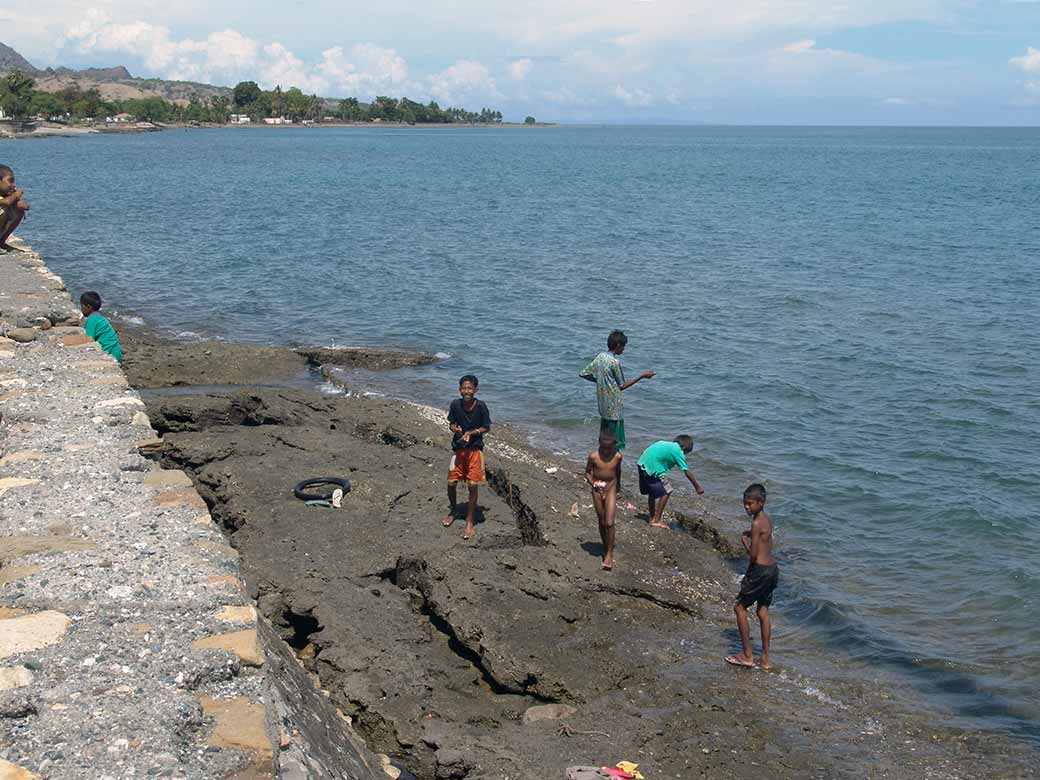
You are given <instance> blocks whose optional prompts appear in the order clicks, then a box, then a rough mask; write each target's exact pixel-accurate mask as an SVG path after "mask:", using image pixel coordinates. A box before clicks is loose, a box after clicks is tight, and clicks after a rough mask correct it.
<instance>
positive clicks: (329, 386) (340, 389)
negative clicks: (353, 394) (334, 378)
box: [318, 382, 350, 395]
mask: <svg viewBox="0 0 1040 780" xmlns="http://www.w3.org/2000/svg"><path fill="white" fill-rule="evenodd" d="M318 392H319V393H321V394H322V395H350V392H349V391H348V390H347V388H345V387H344V386H343V385H338V384H336V383H335V382H322V383H321V384H320V385H318Z"/></svg>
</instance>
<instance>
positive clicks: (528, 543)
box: [125, 335, 1029, 780]
mask: <svg viewBox="0 0 1040 780" xmlns="http://www.w3.org/2000/svg"><path fill="white" fill-rule="evenodd" d="M139 338H140V337H139V336H137V335H133V336H131V338H130V339H129V340H128V345H127V346H126V348H125V351H126V354H127V355H128V358H127V365H126V369H127V373H128V376H129V377H130V379H131V382H132V383H133V384H135V385H136V386H138V387H139V388H140V390H141V393H142V398H143V399H144V401H145V404H146V406H147V410H148V413H149V415H150V417H151V420H152V422H153V425H154V426H155V428H156V430H157V431H158V432H159V433H160V434H161V435H162V440H163V443H162V445H161V447H157V448H156V451H157V457H158V458H159V460H160V461H161V462H162V464H163V465H164V467H165V468H167V469H183V470H184V471H185V472H186V473H188V474H189V475H190V476H191V477H192V480H193V482H194V484H195V485H196V487H197V489H198V490H199V492H200V494H201V495H202V497H203V498H204V500H205V501H206V504H207V505H208V506H209V507H210V508H211V513H212V516H213V518H214V520H216V521H217V522H218V523H219V524H220V526H221V527H222V528H223V529H224V530H225V532H226V533H227V534H228V536H229V538H230V542H231V544H232V546H233V547H234V548H235V549H236V550H237V551H238V553H239V555H240V556H241V562H242V570H243V573H244V576H245V578H246V581H247V583H248V588H249V591H250V593H255V595H256V598H257V603H258V606H259V609H260V612H261V614H262V615H263V617H265V618H266V619H267V620H268V621H270V623H271V625H272V626H273V628H274V630H275V631H277V632H278V634H279V636H281V637H282V638H283V639H284V640H285V642H286V643H287V644H288V645H289V646H290V647H292V648H293V649H294V650H295V652H296V654H297V657H298V659H299V660H301V661H302V662H303V664H304V665H305V667H306V668H307V670H308V671H309V672H311V673H312V674H313V675H314V676H315V677H316V679H318V680H319V681H320V685H321V688H322V689H323V690H324V691H326V692H327V694H328V696H329V699H330V701H331V702H332V703H333V704H334V705H335V706H336V707H337V708H338V709H339V710H340V711H341V712H342V713H344V714H345V715H346V716H347V717H349V718H350V719H351V721H352V723H353V725H354V727H355V728H356V729H357V732H358V733H359V735H360V736H361V737H363V738H364V740H365V741H366V743H367V744H368V746H369V747H370V748H371V749H373V750H375V751H379V752H381V753H386V754H389V755H390V756H392V757H393V758H394V759H395V761H396V762H397V763H399V764H400V765H402V766H404V767H406V768H407V769H408V771H410V772H411V773H414V774H415V775H416V776H417V777H419V778H422V779H423V780H434V779H437V780H440V779H443V778H469V779H470V780H480V779H483V780H506V779H507V778H509V779H512V780H517V779H520V778H522V779H523V780H527V778H535V777H546V778H562V777H563V776H564V771H565V769H566V767H568V766H571V765H576V764H592V765H599V764H605V763H610V764H612V763H614V762H616V761H619V760H622V759H628V760H631V761H634V762H637V763H638V764H639V765H640V770H641V771H642V772H643V773H644V774H645V775H646V777H647V778H665V777H669V778H672V777H674V778H691V777H711V778H749V779H750V778H759V777H761V776H762V775H763V774H765V773H768V774H769V775H770V776H774V777H779V778H791V779H792V780H793V779H794V778H816V777H819V778H865V777H870V778H875V777H876V778H908V779H909V778H921V777H928V778H936V779H938V778H964V779H965V780H967V779H968V778H980V777H1001V778H1016V777H1022V778H1024V777H1028V776H1029V772H1028V771H1027V767H1028V762H1027V757H1028V751H1026V750H1025V749H1024V748H1020V747H1018V746H1016V745H1013V744H1010V743H1007V742H1006V741H1002V740H998V739H995V738H993V737H991V736H987V735H978V734H967V733H963V732H957V731H953V730H950V729H946V728H942V727H940V726H937V725H936V724H934V723H930V722H929V721H928V719H927V718H926V717H923V716H917V715H914V714H912V713H907V712H905V711H902V710H900V709H899V707H897V706H895V705H894V704H893V702H892V701H891V700H890V698H889V696H888V695H887V693H886V692H885V691H884V690H883V689H881V688H879V687H878V686H876V685H875V684H873V682H872V681H869V680H865V681H864V682H863V683H862V684H860V685H845V686H843V687H842V689H841V690H840V691H835V690H821V689H820V687H819V685H822V683H816V682H813V681H807V680H805V679H804V678H802V677H799V676H798V675H797V674H794V673H792V672H790V671H788V670H785V668H784V666H783V660H782V657H781V656H778V658H779V659H780V666H779V667H778V668H777V670H776V671H775V672H774V673H765V672H761V671H754V672H745V671H743V670H734V669H730V668H727V667H725V666H724V665H723V664H722V663H721V659H722V656H723V655H725V654H726V653H727V652H730V651H731V650H732V649H733V647H734V644H733V643H734V641H735V634H734V631H733V622H732V611H731V606H730V605H731V599H732V596H733V593H734V589H735V587H736V576H737V575H736V571H737V564H736V561H735V559H734V557H735V555H736V553H737V551H738V550H739V547H738V546H737V545H736V531H737V528H738V527H739V526H738V525H737V522H738V520H739V518H737V517H736V515H735V512H736V511H739V505H738V504H737V503H736V502H735V501H733V500H728V501H727V500H723V499H718V498H714V499H712V498H708V499H688V500H687V501H686V502H682V501H677V502H676V506H677V509H678V510H679V511H678V512H676V513H675V514H674V515H673V517H672V519H673V521H674V523H675V530H673V531H671V532H663V533H662V532H660V531H656V530H653V529H650V528H649V527H648V526H647V524H646V522H645V519H644V518H643V517H642V516H641V514H640V510H638V509H636V508H635V504H637V503H639V502H638V497H637V496H634V495H631V494H624V495H622V498H621V507H622V509H621V511H619V547H618V566H617V568H616V569H615V571H613V572H604V571H602V570H601V569H600V566H599V555H600V543H599V540H598V535H597V532H596V526H595V516H594V514H593V511H592V507H591V501H590V499H589V497H588V493H587V490H586V488H585V486H584V483H583V481H582V479H581V475H580V473H579V468H578V465H577V464H575V463H573V462H571V461H567V460H565V459H562V458H559V457H556V456H553V455H551V454H549V453H546V452H542V451H540V450H538V449H536V448H532V447H531V446H529V445H528V443H527V441H526V438H525V436H524V435H523V433H522V432H519V431H514V430H510V429H509V428H508V426H501V425H496V427H495V430H494V431H493V433H492V435H490V436H489V437H488V450H487V466H488V486H487V487H486V488H485V489H483V490H482V491H481V494H480V495H481V497H480V514H479V522H478V524H477V536H476V538H475V540H474V541H472V542H465V541H464V540H463V539H462V536H461V526H462V523H461V522H460V523H457V524H456V526H455V527H453V528H450V529H443V528H442V527H441V525H440V522H439V518H440V517H442V516H443V514H444V511H445V502H446V499H445V497H444V480H445V471H446V468H447V458H448V453H449V448H448V442H449V434H448V433H447V430H446V427H445V425H444V422H443V414H444V413H443V411H441V410H435V409H430V408H428V407H423V406H419V405H415V404H411V403H408V402H405V401H400V400H393V399H388V398H378V397H366V396H365V395H364V394H363V393H360V392H359V393H352V394H350V395H349V396H328V395H323V394H321V393H318V392H316V391H313V390H307V389H301V388H300V386H299V381H298V379H299V374H298V372H299V370H300V359H301V355H300V353H299V352H298V351H294V350H289V349H286V350H282V351H280V352H279V350H277V349H272V351H271V352H270V353H266V352H264V353H260V352H257V350H258V349H259V350H265V349H271V348H257V347H253V346H245V345H231V344H223V343H221V344H220V345H219V346H215V344H214V343H212V342H210V343H205V342H204V343H174V342H164V341H163V340H162V339H158V338H156V337H154V336H149V337H145V338H147V339H150V342H149V346H148V348H147V349H136V348H135V344H136V343H137V342H136V340H137V339H139ZM216 349H219V350H222V351H223V352H222V354H221V356H220V359H219V360H215V359H214V356H215V354H216V353H215V352H214V350H216ZM261 354H262V355H263V357H262V359H261V360H260V361H259V362H260V363H262V364H263V373H262V377H263V384H264V385H265V386H260V384H259V383H257V382H256V381H255V380H254V382H253V383H243V382H241V380H242V379H243V378H244V377H247V376H248V375H249V372H250V371H251V370H252V369H250V367H249V366H250V364H251V363H252V362H253V361H254V360H255V359H256V358H257V356H259V355H261ZM279 354H281V357H280V358H279V357H277V355H279ZM236 355H237V357H236ZM329 357H334V356H329V355H323V356H317V357H307V358H305V361H306V362H307V363H308V364H310V366H311V367H310V369H309V370H311V371H312V372H315V373H316V371H317V364H319V363H321V362H323V358H329ZM415 359H416V360H419V359H421V358H420V357H419V356H416V358H415ZM280 361H285V363H286V365H285V368H288V369H289V371H288V374H289V375H291V376H289V375H286V374H285V372H283V377H282V380H283V382H284V386H277V385H278V377H277V376H276V374H277V373H278V371H279V370H282V368H279V366H281V362H280ZM353 365H355V366H358V367H361V368H366V367H373V366H374V365H375V364H373V363H370V362H368V361H366V360H358V361H357V362H355V363H354V364H353ZM384 365H386V364H384ZM390 365H393V363H390ZM225 366H226V367H227V370H226V371H225V370H224V367H225ZM336 375H337V376H339V377H341V378H345V379H344V381H346V382H347V384H348V386H349V385H350V384H351V379H350V372H349V371H346V372H342V371H341V372H336ZM257 376H261V374H257ZM289 379H292V380H293V381H292V382H289V381H287V380H289ZM193 382H196V383H198V384H197V385H196V386H191V385H192V383H193ZM184 385H187V386H184ZM199 385H201V386H199ZM272 385H274V386H272ZM149 387H152V388H162V389H159V390H149ZM356 389H358V388H356ZM360 389H363V388H360ZM453 391H454V388H451V387H449V388H446V393H449V394H450V393H452V392H453ZM316 476H337V477H343V478H347V479H349V480H350V481H351V483H352V490H351V491H350V492H349V493H348V494H347V496H346V497H345V499H344V501H343V506H342V508H340V509H332V508H325V507H316V506H308V505H306V504H304V503H303V502H301V501H299V500H297V499H296V498H295V497H294V496H293V493H292V488H293V485H294V484H295V483H296V482H297V481H299V480H302V479H305V478H309V477H316ZM640 506H641V505H640Z"/></svg>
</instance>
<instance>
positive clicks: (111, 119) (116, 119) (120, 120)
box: [105, 113, 133, 124]
mask: <svg viewBox="0 0 1040 780" xmlns="http://www.w3.org/2000/svg"><path fill="white" fill-rule="evenodd" d="M132 119H133V117H132V116H131V115H130V114H127V113H122V114H116V115H115V116H106V117H105V122H106V123H108V124H125V123H126V122H130V121H131V120H132Z"/></svg>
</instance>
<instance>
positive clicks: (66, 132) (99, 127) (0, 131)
mask: <svg viewBox="0 0 1040 780" xmlns="http://www.w3.org/2000/svg"><path fill="white" fill-rule="evenodd" d="M21 124H23V125H24V124H25V123H21ZM35 124H36V126H35V127H34V128H33V129H32V130H29V131H25V130H20V129H14V128H15V127H16V125H15V124H14V123H11V122H4V121H0V141H2V140H28V139H32V138H73V137H78V136H84V135H103V134H104V135H136V134H139V133H155V132H162V131H164V130H258V129H259V130H289V129H293V128H295V129H300V128H303V129H307V130H318V129H330V128H343V127H350V128H357V129H359V130H363V129H372V128H377V129H384V130H388V129H396V130H401V129H404V130H418V129H428V128H437V129H441V128H445V129H446V128H455V129H458V128H465V129H475V130H482V129H494V128H524V129H530V128H546V127H559V126H560V125H559V123H557V122H535V123H524V122H496V123H494V124H473V123H471V122H447V123H445V122H431V123H425V122H424V123H407V122H346V121H332V122H309V123H303V122H294V123H291V124H290V123H288V122H286V123H283V124H265V123H262V122H256V123H248V124H218V123H216V122H198V123H192V122H174V123H169V124H160V123H153V122H147V123H135V124H129V123H128V124H123V125H121V124H94V125H83V124H70V125H65V124H58V123H56V122H40V123H35ZM143 125H148V126H143Z"/></svg>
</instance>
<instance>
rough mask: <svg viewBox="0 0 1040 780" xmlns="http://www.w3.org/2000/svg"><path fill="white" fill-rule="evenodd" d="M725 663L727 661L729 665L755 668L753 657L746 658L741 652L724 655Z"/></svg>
mask: <svg viewBox="0 0 1040 780" xmlns="http://www.w3.org/2000/svg"><path fill="white" fill-rule="evenodd" d="M726 663H728V664H729V665H730V666H739V667H741V668H744V669H754V668H755V659H754V658H748V657H747V656H745V655H743V654H741V655H727V656H726Z"/></svg>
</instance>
